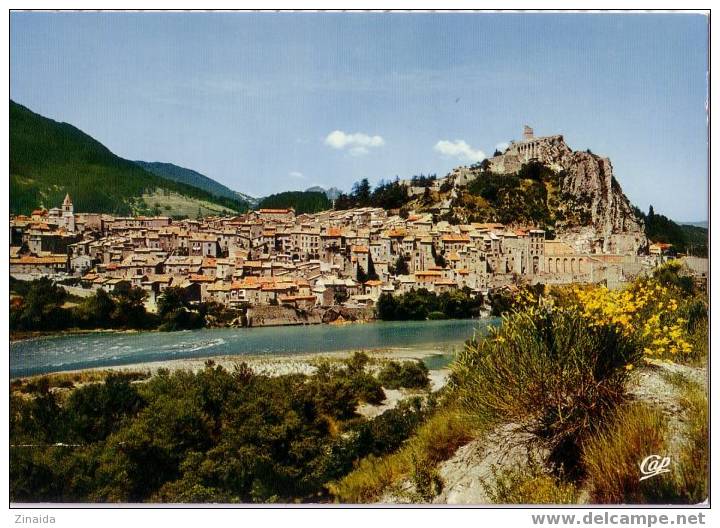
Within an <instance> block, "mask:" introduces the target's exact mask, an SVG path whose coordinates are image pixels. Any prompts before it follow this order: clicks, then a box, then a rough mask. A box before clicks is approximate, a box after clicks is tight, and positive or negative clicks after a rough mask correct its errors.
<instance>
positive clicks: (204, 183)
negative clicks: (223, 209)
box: [135, 161, 248, 210]
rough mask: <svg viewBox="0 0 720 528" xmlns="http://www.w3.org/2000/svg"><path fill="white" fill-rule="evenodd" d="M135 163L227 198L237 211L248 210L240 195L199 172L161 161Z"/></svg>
mask: <svg viewBox="0 0 720 528" xmlns="http://www.w3.org/2000/svg"><path fill="white" fill-rule="evenodd" d="M135 163H136V164H137V165H139V166H140V167H142V168H143V169H145V170H146V171H148V172H151V173H152V174H155V175H156V176H160V177H161V178H165V179H168V180H172V181H174V182H178V183H184V184H187V185H192V186H193V187H197V188H198V189H202V190H204V191H207V192H209V193H210V194H212V195H213V196H217V197H220V198H226V199H227V200H229V201H228V202H227V203H228V204H229V205H234V207H235V209H236V210H240V209H247V206H248V204H247V202H246V201H245V200H244V199H242V198H241V196H240V195H239V193H237V192H235V191H233V190H232V189H230V188H229V187H226V186H225V185H223V184H222V183H219V182H217V181H215V180H213V179H212V178H208V177H207V176H205V175H204V174H200V173H199V172H197V171H194V170H192V169H186V168H185V167H179V166H177V165H173V164H172V163H162V162H159V161H152V162H150V161H136V162H135Z"/></svg>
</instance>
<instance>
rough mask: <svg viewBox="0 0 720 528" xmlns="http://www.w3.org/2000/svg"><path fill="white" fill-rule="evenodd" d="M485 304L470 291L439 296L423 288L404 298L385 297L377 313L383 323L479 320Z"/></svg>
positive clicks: (397, 296)
mask: <svg viewBox="0 0 720 528" xmlns="http://www.w3.org/2000/svg"><path fill="white" fill-rule="evenodd" d="M482 304H483V298H482V295H473V293H472V292H471V291H470V289H469V288H463V289H462V290H453V291H449V292H443V293H440V294H437V293H435V292H431V291H428V290H426V289H425V288H420V289H419V290H413V291H410V292H408V293H403V294H401V295H390V294H388V293H383V294H382V295H380V298H379V299H378V302H377V307H376V311H377V317H378V318H379V319H382V320H383V321H408V320H412V321H423V320H425V319H428V318H431V319H446V318H448V319H463V318H468V317H476V316H477V315H478V314H479V312H480V308H481V306H482Z"/></svg>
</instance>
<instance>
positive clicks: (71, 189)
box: [10, 99, 244, 215]
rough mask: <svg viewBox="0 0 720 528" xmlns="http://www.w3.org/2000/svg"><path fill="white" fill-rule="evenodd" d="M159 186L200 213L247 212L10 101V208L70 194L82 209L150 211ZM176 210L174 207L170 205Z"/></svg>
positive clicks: (49, 203) (48, 203)
mask: <svg viewBox="0 0 720 528" xmlns="http://www.w3.org/2000/svg"><path fill="white" fill-rule="evenodd" d="M158 189H161V190H163V192H165V193H166V194H170V195H173V196H175V197H179V198H180V199H181V201H182V202H183V204H184V207H185V208H186V209H187V207H189V206H191V205H192V204H193V203H195V204H196V205H197V208H198V210H199V211H200V212H202V211H203V210H204V211H206V213H222V212H231V213H232V212H238V211H240V210H243V209H244V207H243V204H242V203H241V202H240V201H239V200H230V199H228V198H222V197H216V196H214V195H212V194H211V193H208V192H207V191H205V190H203V189H199V188H197V187H193V186H190V185H187V184H183V183H179V182H175V181H172V180H168V179H166V178H162V177H160V176H157V175H155V174H153V173H151V172H148V171H146V170H145V169H143V168H142V167H140V166H138V165H137V164H135V163H134V162H132V161H130V160H126V159H124V158H121V157H120V156H117V155H116V154H114V153H113V152H112V151H111V150H110V149H109V148H107V147H106V146H105V145H103V144H102V143H100V142H99V141H97V140H96V139H95V138H93V137H92V136H90V135H89V134H87V133H86V132H84V131H82V130H80V129H79V128H77V127H75V126H73V125H71V124H69V123H64V122H59V121H55V120H53V119H49V118H47V117H45V116H42V115H40V114H37V113H35V112H33V111H32V110H30V109H29V108H27V107H26V106H23V105H21V104H19V103H16V102H15V101H13V100H12V99H11V100H10V211H11V213H15V214H21V213H22V214H28V213H29V212H30V211H32V210H33V209H35V208H37V207H46V208H50V207H55V206H57V205H59V204H60V203H61V202H62V199H63V197H64V196H65V194H67V193H69V194H70V195H71V196H72V198H73V202H74V205H75V210H76V211H77V212H104V213H112V214H121V215H125V214H151V213H152V212H153V211H152V208H151V207H150V206H149V205H148V204H147V203H146V202H145V197H147V196H149V195H152V194H154V193H155V192H156V191H157V190H158ZM166 213H167V214H173V209H172V208H171V209H169V210H167V209H166Z"/></svg>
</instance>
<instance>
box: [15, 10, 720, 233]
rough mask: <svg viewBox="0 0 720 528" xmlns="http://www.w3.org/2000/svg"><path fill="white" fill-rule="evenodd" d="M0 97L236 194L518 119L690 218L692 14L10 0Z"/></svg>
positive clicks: (437, 147) (412, 164)
mask: <svg viewBox="0 0 720 528" xmlns="http://www.w3.org/2000/svg"><path fill="white" fill-rule="evenodd" d="M10 38H11V48H10V61H11V62H10V94H11V98H12V99H13V100H14V101H16V102H18V103H21V104H23V105H25V106H27V107H28V108H30V109H31V110H33V111H34V112H37V113H39V114H42V115H44V116H47V117H50V118H52V119H55V120H58V121H65V122H68V123H71V124H73V125H75V126H76V127H78V128H80V129H81V130H83V131H85V132H86V133H88V134H90V135H91V136H93V137H94V138H96V139H97V140H98V141H100V142H101V143H103V144H104V145H105V146H107V147H108V148H109V149H110V150H112V151H113V152H114V153H116V154H118V155H119V156H122V157H124V158H128V159H134V160H144V161H163V162H170V163H174V164H176V165H180V166H183V167H188V168H191V169H194V170H196V171H198V172H201V173H203V174H205V175H207V176H209V177H211V178H213V179H215V180H217V181H219V182H221V183H223V184H225V185H227V186H228V187H230V188H232V189H234V190H237V191H241V192H244V193H247V194H250V195H253V196H264V195H267V194H271V193H275V192H280V191H285V190H303V189H305V188H308V187H310V186H313V185H321V186H324V187H330V186H335V187H339V188H341V189H343V190H350V189H351V187H352V184H353V182H355V181H357V180H359V179H361V178H368V179H369V180H370V182H371V183H373V184H376V183H377V182H379V181H380V180H382V179H384V180H389V179H394V178H395V177H396V176H399V177H400V178H408V177H410V176H412V175H414V174H420V173H423V174H429V173H436V174H437V175H438V176H444V175H445V174H446V173H447V172H449V171H450V170H451V169H452V168H453V167H456V166H458V165H469V164H472V163H474V162H476V161H478V160H481V159H482V158H483V157H485V156H492V154H493V152H494V150H495V149H496V148H497V147H498V146H502V145H503V144H506V143H507V142H508V141H510V140H513V139H514V140H517V139H520V138H521V135H522V127H523V125H525V124H528V125H530V126H532V127H533V128H534V129H535V134H536V135H538V136H541V135H554V134H563V135H564V136H565V140H566V142H567V143H568V145H569V146H570V147H571V148H573V149H575V150H585V149H587V148H590V149H591V150H592V151H593V152H594V153H596V154H600V155H603V156H607V157H609V158H610V159H611V161H612V164H613V168H614V173H615V176H616V178H617V179H618V180H619V182H620V184H621V186H622V187H623V190H624V191H625V193H626V194H627V195H628V197H629V198H630V200H631V202H633V203H634V204H636V205H637V206H638V207H640V208H641V209H642V210H644V211H646V212H647V210H648V207H649V205H651V204H652V205H653V207H654V209H655V212H656V213H661V214H665V215H667V216H669V217H671V218H673V219H675V220H678V221H698V220H705V219H707V202H708V191H707V184H708V182H707V148H708V143H707V115H706V101H707V97H708V92H707V53H708V50H707V19H706V17H705V16H704V15H698V14H569V13H561V14H509V13H506V14H500V13H444V14H440V13H393V14H387V13H375V14H371V13H355V14H353V13H334V14H331V13H197V12H196V13H70V12H64V13H42V12H32V13H23V12H13V13H12V14H11V26H10Z"/></svg>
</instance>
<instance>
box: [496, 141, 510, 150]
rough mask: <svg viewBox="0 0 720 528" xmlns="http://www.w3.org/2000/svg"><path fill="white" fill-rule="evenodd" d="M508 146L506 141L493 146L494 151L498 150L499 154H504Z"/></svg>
mask: <svg viewBox="0 0 720 528" xmlns="http://www.w3.org/2000/svg"><path fill="white" fill-rule="evenodd" d="M509 146H510V143H508V142H507V141H503V142H502V143H498V144H497V145H495V150H499V151H500V152H505V151H506V150H507V148H508V147H509Z"/></svg>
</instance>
